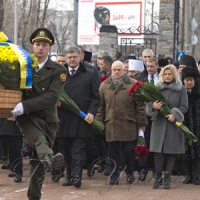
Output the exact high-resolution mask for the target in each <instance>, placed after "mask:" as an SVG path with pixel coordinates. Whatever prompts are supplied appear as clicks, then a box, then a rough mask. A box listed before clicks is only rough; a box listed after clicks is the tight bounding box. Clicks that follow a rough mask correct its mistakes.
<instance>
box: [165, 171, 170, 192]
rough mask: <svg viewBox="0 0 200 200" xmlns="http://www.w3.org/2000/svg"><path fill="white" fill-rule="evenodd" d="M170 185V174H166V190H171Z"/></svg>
mask: <svg viewBox="0 0 200 200" xmlns="http://www.w3.org/2000/svg"><path fill="white" fill-rule="evenodd" d="M170 183H171V179H170V174H169V173H168V172H165V175H164V189H170Z"/></svg>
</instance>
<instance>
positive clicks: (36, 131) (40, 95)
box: [12, 28, 66, 200]
mask: <svg viewBox="0 0 200 200" xmlns="http://www.w3.org/2000/svg"><path fill="white" fill-rule="evenodd" d="M30 42H31V44H32V47H33V52H34V54H35V55H36V57H37V58H38V61H39V65H38V67H37V69H36V70H34V69H33V85H32V89H31V90H30V91H27V90H26V91H24V93H23V100H22V102H20V103H19V104H17V105H16V107H15V108H14V109H13V110H12V114H13V115H14V116H17V118H16V120H17V124H18V126H19V128H20V131H21V132H22V134H23V135H24V136H25V137H26V139H27V141H28V144H29V145H31V146H32V147H33V156H32V160H31V178H30V184H29V189H28V198H29V200H39V199H41V189H42V184H43V182H44V177H45V172H51V175H52V180H53V181H56V182H57V179H58V178H59V174H60V172H61V171H62V167H63V164H64V161H63V156H62V154H60V153H58V154H56V155H54V154H53V151H52V146H53V142H54V139H55V133H56V130H57V125H58V117H57V108H56V103H57V101H58V99H59V96H60V93H61V91H62V89H63V86H64V83H65V80H66V69H65V68H64V67H63V66H61V65H59V64H58V63H55V62H53V61H52V60H51V59H50V58H49V57H48V53H49V52H50V50H51V46H52V45H53V44H54V37H53V35H52V33H51V32H50V31H49V30H48V29H46V28H38V29H37V30H35V31H34V32H33V33H32V35H31V37H30Z"/></svg>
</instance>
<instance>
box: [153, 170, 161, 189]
mask: <svg viewBox="0 0 200 200" xmlns="http://www.w3.org/2000/svg"><path fill="white" fill-rule="evenodd" d="M154 178H155V182H154V184H153V188H154V189H157V188H159V186H160V180H161V179H162V172H155V177H154Z"/></svg>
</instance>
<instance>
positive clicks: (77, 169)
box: [63, 138, 88, 177]
mask: <svg viewBox="0 0 200 200" xmlns="http://www.w3.org/2000/svg"><path fill="white" fill-rule="evenodd" d="M87 141H88V139H87V138H63V146H64V161H65V167H66V171H67V175H68V176H69V177H74V176H79V177H82V172H83V167H84V165H85V163H86V149H85V147H86V144H87Z"/></svg>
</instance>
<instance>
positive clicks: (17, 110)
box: [11, 102, 24, 116]
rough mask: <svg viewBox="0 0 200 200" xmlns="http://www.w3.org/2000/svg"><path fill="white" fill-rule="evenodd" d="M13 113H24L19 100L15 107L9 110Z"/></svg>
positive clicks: (17, 114)
mask: <svg viewBox="0 0 200 200" xmlns="http://www.w3.org/2000/svg"><path fill="white" fill-rule="evenodd" d="M11 113H12V114H13V115H16V116H20V115H22V114H24V107H23V104H22V103H21V102H20V103H18V104H17V105H16V106H15V108H14V109H13V110H12V111H11Z"/></svg>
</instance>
